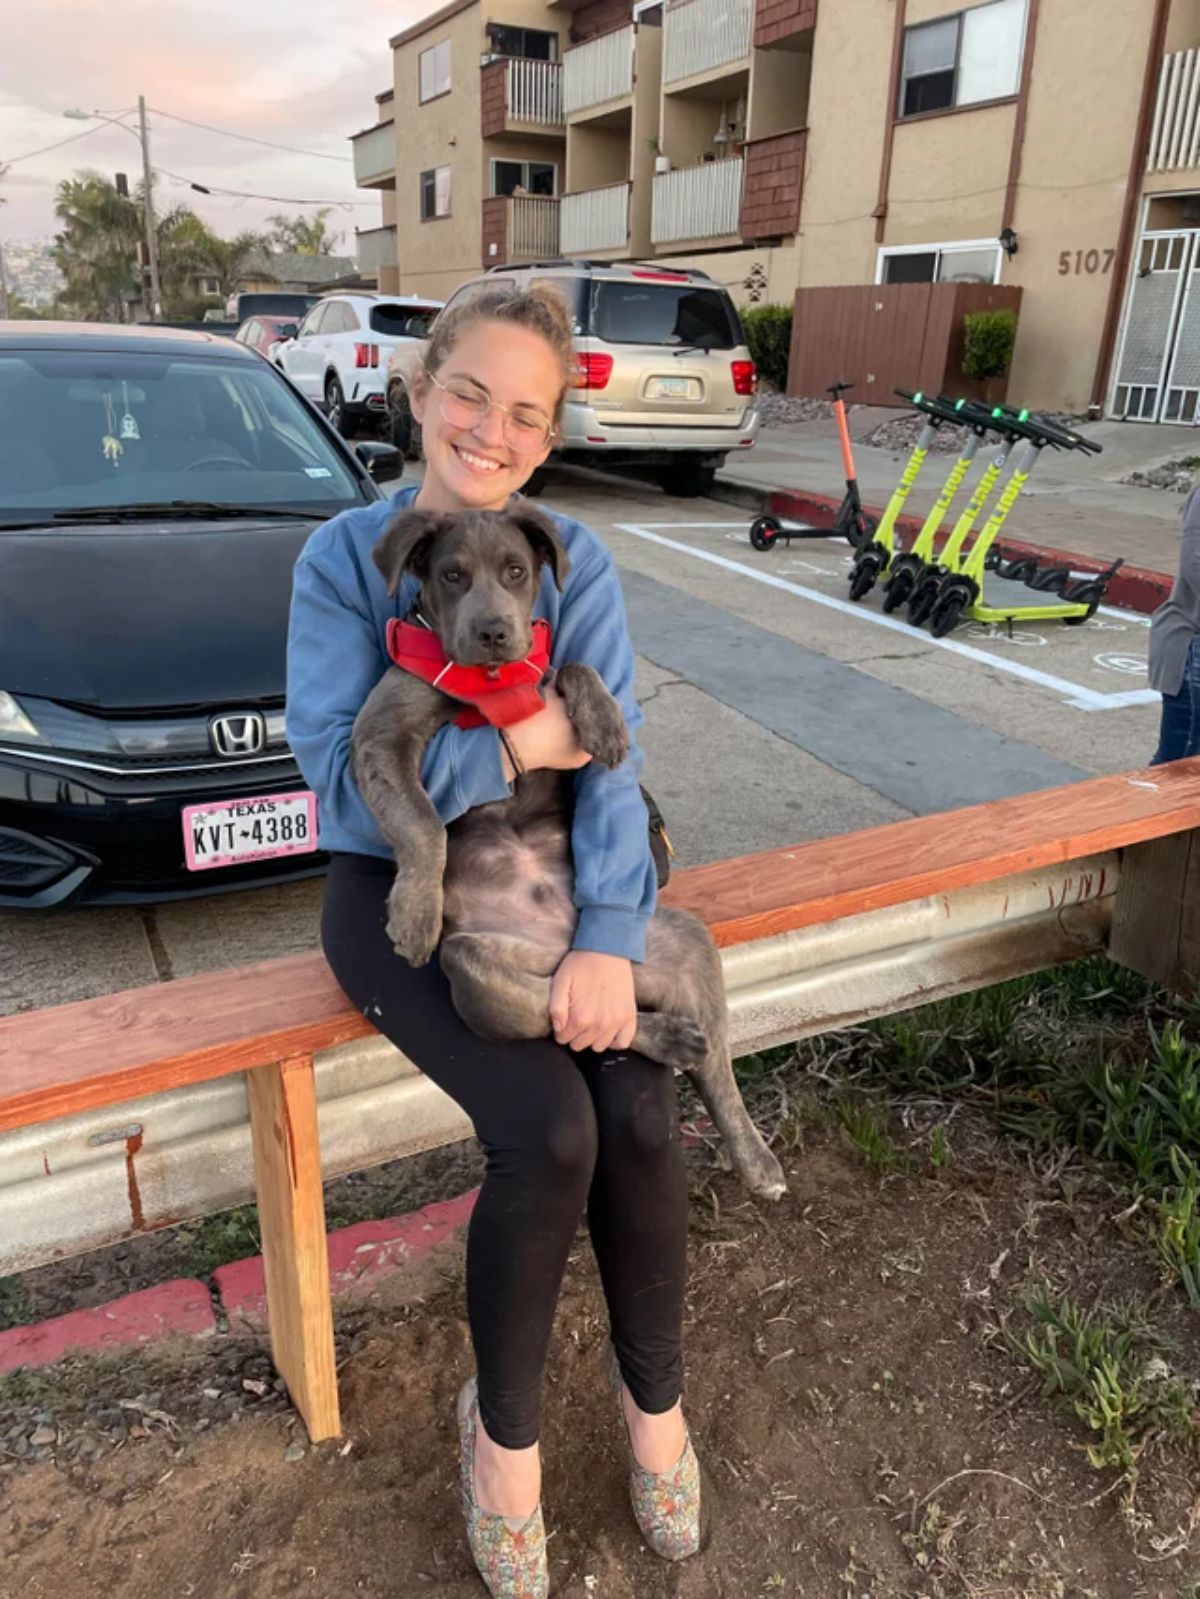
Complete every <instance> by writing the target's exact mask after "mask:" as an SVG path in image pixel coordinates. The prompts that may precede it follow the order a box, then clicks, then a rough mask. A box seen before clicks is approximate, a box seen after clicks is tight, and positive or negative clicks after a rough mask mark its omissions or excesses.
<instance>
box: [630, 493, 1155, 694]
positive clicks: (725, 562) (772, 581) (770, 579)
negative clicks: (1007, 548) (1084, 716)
mask: <svg viewBox="0 0 1200 1599" xmlns="http://www.w3.org/2000/svg"><path fill="white" fill-rule="evenodd" d="M615 526H616V528H617V530H618V531H619V532H621V533H630V534H632V535H633V537H634V538H640V539H645V540H646V541H647V542H648V543H650V544H660V545H662V546H663V548H664V549H668V550H676V551H678V553H679V554H680V555H690V556H692V557H693V558H694V559H695V560H697V561H706V562H708V564H709V565H710V566H719V567H721V568H722V569H723V570H724V571H727V572H736V573H737V574H738V575H739V576H741V577H748V578H750V579H751V580H752V581H753V582H755V583H765V584H766V585H767V586H768V587H769V588H775V589H782V590H783V591H784V592H785V593H787V594H795V595H796V596H797V597H798V598H800V599H802V600H809V601H811V602H812V603H813V604H814V605H823V606H825V608H826V609H827V610H831V611H840V612H842V613H843V614H844V615H846V616H852V617H854V618H855V619H856V620H857V621H859V622H866V623H868V624H870V625H871V626H873V627H884V628H887V629H889V630H890V631H891V632H894V633H901V634H903V635H904V637H905V638H908V639H912V638H914V637H920V638H921V639H922V640H923V642H924V643H926V644H927V645H929V646H930V647H931V648H933V649H940V650H948V651H949V652H950V653H951V654H952V655H959V656H962V657H964V658H965V659H966V660H969V661H977V662H979V664H980V665H982V666H990V667H992V668H994V669H995V670H996V671H999V672H1006V673H1007V674H1008V675H1009V677H1018V678H1022V679H1024V681H1025V682H1027V683H1036V684H1037V685H1038V687H1039V688H1045V689H1049V690H1050V692H1051V693H1053V694H1057V695H1059V696H1060V697H1061V699H1062V701H1063V703H1064V704H1065V705H1069V706H1070V707H1071V708H1072V709H1073V710H1077V711H1114V710H1123V709H1124V708H1125V707H1127V706H1130V705H1154V704H1157V703H1158V701H1159V695H1158V693H1157V692H1156V691H1155V690H1154V689H1149V688H1146V689H1132V690H1128V691H1126V692H1125V693H1123V694H1100V693H1098V692H1097V691H1096V690H1095V689H1093V688H1088V687H1087V686H1086V684H1083V683H1072V682H1071V681H1070V680H1069V679H1067V678H1064V677H1056V676H1054V674H1053V673H1051V672H1042V671H1039V670H1038V668H1037V667H1036V666H1027V665H1026V664H1025V663H1024V662H1023V661H1017V660H1014V659H1013V658H1012V657H1011V656H1001V655H992V654H989V653H988V651H986V650H979V649H976V648H975V647H974V646H973V645H970V644H961V643H959V642H958V641H957V640H955V639H953V638H941V639H937V638H933V637H931V636H930V635H929V634H927V633H925V634H919V635H918V634H917V633H916V631H915V629H914V628H912V627H911V626H910V625H909V623H907V622H898V621H896V620H895V618H893V617H890V616H884V615H882V614H881V613H880V612H879V611H872V610H870V609H868V608H866V607H865V606H861V605H855V604H853V603H852V602H851V601H849V600H839V599H837V598H835V597H834V596H833V595H832V594H822V593H821V592H820V590H819V589H812V588H806V587H805V586H804V585H803V584H801V583H792V582H790V581H789V580H788V579H787V578H785V577H776V576H775V574H774V573H773V572H768V571H765V570H764V569H763V568H762V567H761V566H746V565H745V564H744V563H743V562H741V561H732V560H730V559H729V557H728V556H726V555H717V554H716V553H715V551H712V550H698V549H696V548H695V547H694V546H693V545H691V544H682V543H680V542H679V540H678V539H669V538H666V537H664V535H663V534H662V533H660V532H659V531H657V530H658V529H659V528H671V529H672V530H673V531H676V532H680V531H683V530H685V529H687V528H712V529H714V530H715V529H718V528H729V527H738V528H741V527H748V526H749V524H748V523H746V522H618V523H616V524H615ZM1118 614H1119V615H1121V616H1124V614H1125V613H1124V612H1120V613H1118Z"/></svg>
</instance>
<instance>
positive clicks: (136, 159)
mask: <svg viewBox="0 0 1200 1599" xmlns="http://www.w3.org/2000/svg"><path fill="white" fill-rule="evenodd" d="M437 3H438V0H391V3H387V4H385V3H383V0H111V3H110V4H108V5H97V4H96V0H0V165H2V164H3V163H4V162H6V161H7V162H12V163H13V164H12V166H11V169H10V170H9V172H8V173H7V174H6V175H5V176H4V177H3V179H0V199H3V200H4V201H5V202H6V203H5V204H4V205H0V238H3V239H6V240H12V241H14V242H19V243H28V244H32V243H37V242H42V241H44V242H49V241H50V240H51V239H52V237H53V235H54V233H55V231H56V227H57V223H56V221H55V217H54V191H55V187H56V186H57V184H58V183H59V182H60V181H61V180H62V179H63V178H67V177H70V176H71V175H72V174H73V173H74V172H76V171H78V170H79V169H81V168H85V167H90V168H95V169H96V170H98V171H100V172H103V173H105V174H107V175H110V176H111V175H112V174H113V173H114V172H126V173H128V175H129V179H130V184H131V186H132V184H133V182H134V181H135V180H136V179H138V178H140V176H141V153H140V150H139V148H138V145H137V143H136V141H135V140H134V139H133V138H132V137H130V135H129V134H128V133H124V132H122V131H121V130H120V129H119V128H113V127H107V126H105V125H103V124H96V125H95V126H97V127H98V129H99V131H96V132H93V133H90V134H89V135H88V136H87V137H86V138H82V139H78V140H77V141H76V142H75V143H73V144H68V145H65V146H63V147H62V148H61V149H57V150H52V151H50V152H48V153H47V154H45V155H40V156H36V157H34V158H33V159H31V160H27V161H24V160H21V159H20V157H21V156H22V155H24V154H25V152H27V151H33V150H38V149H40V148H41V147H42V146H44V145H48V144H53V143H54V142H55V141H56V140H59V139H65V138H68V137H69V136H70V135H71V134H73V133H79V132H81V131H83V129H84V127H85V126H86V125H85V124H84V123H82V122H71V121H66V120H64V118H63V115H62V113H63V111H64V110H65V109H67V108H73V107H79V108H81V109H83V110H85V111H92V110H100V111H104V112H107V113H110V114H111V113H116V112H120V111H122V110H126V109H128V108H131V107H133V108H135V107H136V105H137V97H138V95H139V94H144V95H145V97H146V102H147V105H148V106H150V107H158V108H160V109H161V111H162V112H172V113H174V115H175V116H178V117H188V118H190V119H192V121H195V122H205V123H209V124H211V125H212V126H214V127H217V128H224V129H229V130H231V131H232V132H234V133H241V134H248V135H251V136H253V137H254V138H258V139H266V140H270V141H273V142H276V143H279V144H287V145H293V146H296V147H298V148H299V149H301V150H305V151H312V152H317V154H312V155H303V154H302V155H292V154H287V153H285V152H284V151H281V150H271V149H264V148H262V147H260V146H258V145H253V144H247V143H243V142H240V141H236V140H233V139H230V138H226V137H223V136H221V135H219V134H216V133H208V132H204V131H202V130H201V129H199V128H192V127H188V126H186V125H184V124H182V123H179V122H173V121H171V120H169V118H167V117H166V116H164V115H155V114H153V112H151V114H150V123H151V155H152V159H153V163H154V165H155V167H156V168H163V169H166V170H168V171H170V172H172V173H177V174H179V175H181V176H183V177H187V178H190V179H194V180H196V181H197V182H200V183H203V184H205V185H216V186H220V187H224V188H228V189H241V190H249V191H253V192H254V193H257V194H261V195H277V196H280V197H281V198H280V199H278V200H274V199H269V200H252V199H242V200H236V199H231V198H221V197H218V196H216V195H214V196H212V197H211V198H210V197H208V196H205V195H201V194H196V193H194V192H192V191H191V190H189V189H188V188H186V187H182V186H179V185H178V184H176V183H174V182H172V181H170V180H168V179H167V178H166V177H160V178H159V180H158V182H157V184H156V190H155V193H156V200H157V203H158V204H159V205H161V206H166V205H167V204H180V203H183V204H187V205H190V206H191V207H192V208H193V209H194V210H195V211H197V212H198V213H199V214H200V215H201V216H202V217H204V218H205V220H206V221H208V222H209V223H211V224H212V226H213V227H215V228H216V229H217V231H218V232H220V233H223V234H225V235H227V236H228V235H231V234H233V233H236V232H238V231H240V230H241V229H244V228H257V227H260V226H261V225H262V224H263V223H264V222H265V220H266V218H267V217H268V216H269V215H271V214H272V213H274V212H279V211H284V212H295V211H299V210H303V211H304V213H305V214H306V215H311V214H312V209H313V208H312V207H310V206H305V207H301V206H297V205H293V204H289V203H288V201H289V200H310V199H311V200H328V201H336V202H337V203H338V204H339V207H344V209H338V210H336V211H335V212H334V214H333V216H331V217H330V218H329V225H330V227H331V228H333V229H334V230H335V231H337V232H340V233H341V234H342V235H343V238H342V247H343V249H344V251H345V253H346V254H348V255H353V253H354V228H355V225H356V224H357V226H359V227H362V228H370V227H377V226H378V225H379V200H378V197H377V196H375V195H373V194H372V193H371V191H369V190H357V189H355V187H354V169H353V167H352V165H351V164H350V160H349V158H350V146H349V144H348V143H347V139H348V138H349V135H350V134H352V133H355V132H357V131H358V130H359V129H361V128H364V127H367V126H369V125H370V124H371V123H372V122H373V121H374V120H375V114H376V106H375V98H374V97H375V95H376V94H378V93H379V92H380V91H382V90H383V89H385V88H388V87H389V86H390V84H391V77H392V65H391V52H390V50H389V49H388V39H389V38H390V37H391V35H392V34H394V33H397V32H399V31H400V30H401V29H402V28H404V27H407V26H408V25H409V24H410V23H411V22H413V21H415V20H416V19H417V18H419V17H421V16H423V15H426V14H427V13H428V12H430V11H433V10H435V9H437ZM127 120H133V121H135V122H136V117H135V118H133V119H127ZM322 156H334V157H338V158H339V159H336V160H327V159H322V158H321V157H322Z"/></svg>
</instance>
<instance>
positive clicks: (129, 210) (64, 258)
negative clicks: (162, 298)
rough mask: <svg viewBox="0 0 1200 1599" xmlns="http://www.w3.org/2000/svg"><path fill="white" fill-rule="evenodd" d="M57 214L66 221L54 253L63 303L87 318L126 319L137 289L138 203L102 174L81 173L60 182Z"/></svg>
mask: <svg viewBox="0 0 1200 1599" xmlns="http://www.w3.org/2000/svg"><path fill="white" fill-rule="evenodd" d="M54 212H55V215H56V216H57V217H58V219H59V221H60V222H61V223H62V225H63V226H62V231H61V232H60V233H59V234H57V236H56V237H55V240H54V249H53V255H54V261H55V264H56V265H57V267H58V269H59V271H60V272H61V273H62V276H63V284H64V287H63V292H62V296H61V298H62V302H63V304H64V306H66V307H67V308H69V309H70V310H71V311H72V312H73V314H74V315H75V316H77V317H79V318H80V319H81V320H83V321H85V322H123V321H124V320H125V305H126V302H127V301H128V300H129V299H131V298H135V297H136V296H137V294H138V292H139V285H138V273H137V250H138V243H139V241H140V240H141V238H142V215H141V211H140V209H139V207H138V206H137V204H136V203H135V201H134V200H132V199H131V198H129V197H128V196H127V195H122V194H118V193H117V190H116V186H115V185H114V184H112V183H110V182H109V180H108V179H107V178H106V177H103V176H102V175H101V174H100V173H99V172H91V171H82V172H77V173H76V174H75V176H74V177H71V178H64V179H63V181H62V182H61V183H60V184H59V186H58V190H57V193H56V194H55V199H54Z"/></svg>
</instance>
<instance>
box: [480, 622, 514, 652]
mask: <svg viewBox="0 0 1200 1599" xmlns="http://www.w3.org/2000/svg"><path fill="white" fill-rule="evenodd" d="M475 636H476V638H477V639H478V640H479V642H480V643H481V644H482V645H483V647H484V648H485V649H488V650H499V649H503V648H504V646H505V645H506V644H507V643H508V641H509V639H510V638H511V637H512V630H511V628H510V627H509V625H508V623H507V622H505V621H504V620H502V618H500V617H498V616H493V617H490V618H489V619H488V620H487V621H486V622H480V624H479V626H478V627H477V628H476V629H475Z"/></svg>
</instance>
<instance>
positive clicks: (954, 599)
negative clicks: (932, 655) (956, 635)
mask: <svg viewBox="0 0 1200 1599" xmlns="http://www.w3.org/2000/svg"><path fill="white" fill-rule="evenodd" d="M966 603H967V596H966V595H965V594H963V593H961V592H960V591H959V590H957V589H952V590H951V591H950V593H949V594H943V595H942V596H941V598H940V599H939V600H938V602H937V604H936V605H935V606H934V608H933V614H932V616H931V617H930V618H929V631H930V632H931V633H932V634H933V636H934V638H945V636H946V634H947V633H953V631H954V629H955V628H956V627H957V626H958V622H959V618H960V617H961V616H962V613H963V610H964V608H965V607H966Z"/></svg>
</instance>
